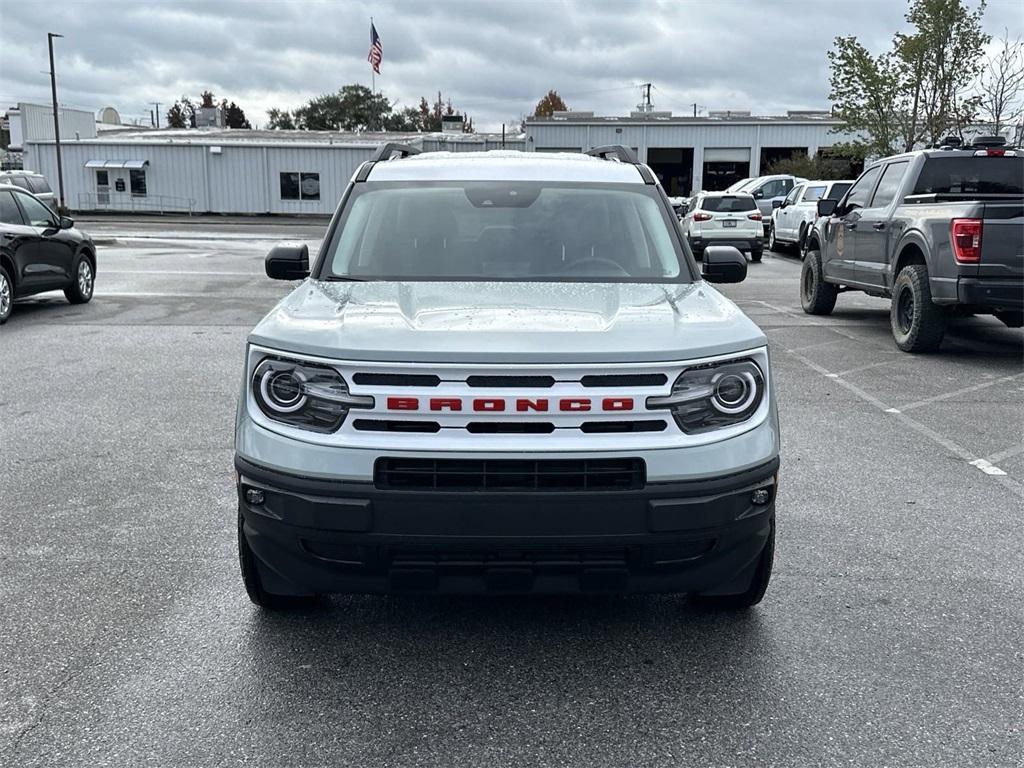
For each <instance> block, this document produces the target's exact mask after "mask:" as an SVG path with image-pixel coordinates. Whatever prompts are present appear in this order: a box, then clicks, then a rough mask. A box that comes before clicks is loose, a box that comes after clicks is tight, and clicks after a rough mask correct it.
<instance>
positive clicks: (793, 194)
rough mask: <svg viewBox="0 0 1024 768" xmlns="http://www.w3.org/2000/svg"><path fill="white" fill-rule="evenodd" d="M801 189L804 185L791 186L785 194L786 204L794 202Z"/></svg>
mask: <svg viewBox="0 0 1024 768" xmlns="http://www.w3.org/2000/svg"><path fill="white" fill-rule="evenodd" d="M803 189H804V187H803V185H802V184H797V185H796V186H795V187H793V191H792V192H790V193H789V194H788V195H786V204H787V205H791V204H793V203H795V202H796V199H797V198H798V197H800V193H801V192H802V191H803Z"/></svg>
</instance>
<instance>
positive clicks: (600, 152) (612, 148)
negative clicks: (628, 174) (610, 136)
mask: <svg viewBox="0 0 1024 768" xmlns="http://www.w3.org/2000/svg"><path fill="white" fill-rule="evenodd" d="M587 154H588V155H590V156H591V157H600V158H601V159H602V160H607V159H608V158H609V157H614V158H615V159H616V160H618V161H619V162H622V163H629V164H630V165H640V160H639V159H638V158H637V156H636V152H634V151H633V150H632V149H630V148H629V147H626V146H623V145H622V144H608V145H606V146H603V147H593V148H591V149H588V150H587Z"/></svg>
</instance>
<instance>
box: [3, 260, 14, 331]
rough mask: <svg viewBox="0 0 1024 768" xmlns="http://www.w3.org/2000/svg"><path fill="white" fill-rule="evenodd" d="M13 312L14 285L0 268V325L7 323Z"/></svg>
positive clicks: (5, 271) (4, 270)
mask: <svg viewBox="0 0 1024 768" xmlns="http://www.w3.org/2000/svg"><path fill="white" fill-rule="evenodd" d="M13 311H14V283H12V282H11V276H10V275H9V274H7V270H6V269H4V268H3V267H2V266H0V325H3V324H4V323H6V322H7V318H9V317H10V316H11V312H13Z"/></svg>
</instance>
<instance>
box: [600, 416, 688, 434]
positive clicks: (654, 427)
mask: <svg viewBox="0 0 1024 768" xmlns="http://www.w3.org/2000/svg"><path fill="white" fill-rule="evenodd" d="M666 427H668V424H666V423H665V420H664V419H640V420H637V421H585V422H583V423H582V424H580V432H586V433H587V434H601V433H605V432H664V431H665V428H666Z"/></svg>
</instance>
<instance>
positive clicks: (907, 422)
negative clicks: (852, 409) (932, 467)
mask: <svg viewBox="0 0 1024 768" xmlns="http://www.w3.org/2000/svg"><path fill="white" fill-rule="evenodd" d="M759 303H760V304H763V305H764V306H766V307H768V308H770V309H774V310H775V311H776V312H780V313H782V314H785V315H789V314H792V313H791V312H790V311H789V310H786V309H784V308H781V307H776V306H774V305H772V304H769V303H768V302H766V301H763V302H759ZM824 327H826V328H829V330H831V331H833V332H836V333H839V334H840V335H841V336H846V335H847V334H845V333H840V332H839V331H837V330H836V329H835V328H832V327H830V326H827V325H826V326H824ZM849 338H851V339H852V340H853V341H857V342H860V343H864V340H863V339H858V338H856V337H854V336H849ZM786 353H787V354H789V355H791V356H792V357H795V358H796V359H797V360H799V361H800V362H801V363H803V364H804V365H806V366H807V367H808V368H810V369H811V370H812V371H814V372H816V373H817V374H819V375H820V376H822V377H823V378H827V379H829V380H830V381H834V382H835V383H837V384H839V385H840V386H841V387H843V388H844V389H846V390H847V391H849V392H852V393H853V394H854V395H856V396H857V397H858V398H860V399H861V400H863V401H864V402H866V403H868V404H870V405H872V406H874V407H875V408H877V409H878V410H880V411H882V412H883V413H888V414H891V415H892V416H893V417H894V418H896V419H897V420H898V421H899V422H900V423H901V424H903V426H905V427H907V428H908V429H910V430H912V431H914V432H916V433H917V434H919V435H921V436H922V437H925V438H927V439H928V440H931V441H932V442H933V443H935V444H936V445H939V446H941V447H942V448H944V449H945V450H947V451H948V452H949V453H951V454H953V455H955V456H958V457H959V458H960V459H962V460H963V461H964V462H966V463H967V464H968V465H969V466H972V467H974V468H976V469H980V470H981V471H982V472H984V473H985V474H986V475H988V476H990V477H992V479H993V480H995V481H996V482H997V483H999V484H1000V485H1002V486H1003V487H1004V488H1006V490H1008V491H1010V492H1011V493H1013V494H1014V495H1016V496H1019V497H1020V498H1022V499H1024V483H1020V482H1018V481H1016V480H1013V479H1012V478H1010V477H1008V476H1007V474H1006V472H1004V471H1003V470H1002V469H1000V468H999V467H997V466H995V465H994V464H992V463H991V462H989V461H987V460H986V459H982V458H979V457H978V456H975V455H974V454H972V453H971V452H970V451H968V450H967V449H966V448H964V447H962V446H960V445H958V444H957V443H954V442H953V441H952V440H950V439H949V438H946V437H943V436H942V435H940V434H939V433H938V432H936V431H935V430H933V429H931V428H930V427H926V426H925V425H924V424H922V423H921V422H919V421H915V420H914V419H912V418H911V417H910V416H907V415H906V414H904V413H902V412H901V411H900V409H898V408H893V407H892V406H890V405H887V404H886V403H883V402H882V401H881V400H879V399H878V398H877V397H875V396H874V395H872V394H870V393H868V392H866V391H864V390H863V389H861V388H860V387H858V386H857V385H856V384H854V383H853V382H850V381H847V380H846V379H844V378H842V376H841V375H839V374H837V373H833V372H832V371H830V370H828V369H827V368H824V367H822V366H820V365H818V364H817V363H816V362H814V361H813V360H811V359H810V358H808V357H807V356H806V355H803V354H801V353H800V352H797V351H795V350H792V349H786ZM1021 375H1024V374H1016V375H1014V376H1007V377H1003V379H1001V380H1005V379H1014V378H1017V377H1018V376H1021ZM998 381H999V380H997V381H994V382H990V383H989V382H986V385H990V384H994V383H998ZM978 388H980V387H973V388H970V389H978ZM953 394H954V395H955V394H957V393H953Z"/></svg>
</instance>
